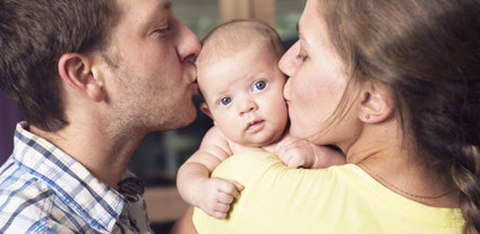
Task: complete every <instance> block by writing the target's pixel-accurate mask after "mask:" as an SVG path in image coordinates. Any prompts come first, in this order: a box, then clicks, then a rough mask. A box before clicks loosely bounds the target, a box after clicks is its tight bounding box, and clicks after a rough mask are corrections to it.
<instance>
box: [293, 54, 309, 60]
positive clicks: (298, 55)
mask: <svg viewBox="0 0 480 234" xmlns="http://www.w3.org/2000/svg"><path fill="white" fill-rule="evenodd" d="M296 58H297V59H300V60H301V61H302V62H305V61H306V60H307V58H308V56H307V55H303V54H301V53H299V54H297V57H296Z"/></svg>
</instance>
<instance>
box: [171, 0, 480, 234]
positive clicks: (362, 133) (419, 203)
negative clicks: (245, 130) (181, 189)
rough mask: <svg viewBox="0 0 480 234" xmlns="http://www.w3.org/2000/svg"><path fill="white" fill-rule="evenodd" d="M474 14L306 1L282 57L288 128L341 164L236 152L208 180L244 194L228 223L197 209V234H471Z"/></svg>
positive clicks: (478, 77)
mask: <svg viewBox="0 0 480 234" xmlns="http://www.w3.org/2000/svg"><path fill="white" fill-rule="evenodd" d="M479 15H480V2H479V1H477V0H470V1H469V0H448V1H447V0H441V1H438V0H418V1H417V0H392V1H375V0H355V1H351V0H307V4H306V7H305V10H304V12H303V14H302V17H301V19H300V21H299V24H298V31H299V38H300V39H299V41H298V42H297V43H296V44H295V45H294V46H292V48H290V50H289V51H288V52H287V53H286V54H285V55H284V57H283V58H282V60H281V61H280V63H279V66H280V68H281V70H282V71H283V72H284V73H286V74H287V75H289V76H290V79H289V80H288V83H287V85H286V87H285V93H284V94H285V98H286V100H287V102H288V105H289V115H290V119H291V133H292V134H293V135H296V136H298V137H304V138H308V139H309V140H310V141H312V142H314V143H315V144H318V145H334V146H337V147H338V148H339V149H341V150H342V151H343V152H344V153H345V154H346V158H347V162H348V163H349V164H347V165H344V166H335V167H331V168H329V169H325V170H292V169H286V168H283V167H282V166H281V165H278V164H276V163H275V162H273V161H272V160H271V159H269V158H268V157H267V156H263V155H256V156H255V157H257V159H253V158H252V157H249V155H239V156H238V157H236V158H235V159H233V161H230V162H227V163H226V165H225V166H224V167H223V168H220V169H219V170H220V172H219V173H217V174H216V175H214V176H223V177H226V178H229V179H234V180H237V181H238V182H240V183H242V184H244V185H245V190H244V191H243V192H242V195H241V197H240V199H239V200H238V202H237V204H236V205H235V206H234V207H233V210H232V211H231V212H230V218H229V219H227V220H214V219H208V218H205V215H203V214H201V212H197V211H195V214H194V223H195V225H196V228H197V230H198V231H199V233H203V232H206V233H291V232H294V231H295V232H296V233H316V232H322V233H462V232H463V233H479V232H480V208H479V206H480V178H479V177H480V155H479V151H478V147H479V144H480V139H479V138H480V134H479V129H480V126H479V125H480V113H479V109H478V107H479V104H480V30H479V29H480V17H478V16H479ZM255 160H256V161H255ZM257 165H259V166H257ZM236 168H240V169H238V170H237V169H236ZM247 168H248V169H250V170H247ZM242 171H243V174H242ZM245 171H248V172H247V173H248V175H245V174H246V173H245ZM285 188H288V189H285ZM292 191H293V192H292ZM305 194H309V195H312V194H313V196H306V195H305ZM256 219H258V221H257V220H256ZM185 220H187V221H188V219H185ZM245 226H246V227H245ZM177 227H180V228H184V227H186V226H181V225H179V226H177ZM174 230H180V229H174ZM183 233H188V232H186V231H184V232H183Z"/></svg>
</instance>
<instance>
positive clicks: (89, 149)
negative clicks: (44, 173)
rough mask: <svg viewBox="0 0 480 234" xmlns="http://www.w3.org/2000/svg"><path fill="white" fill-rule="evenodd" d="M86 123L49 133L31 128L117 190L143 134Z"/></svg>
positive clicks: (71, 125)
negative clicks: (109, 129)
mask: <svg viewBox="0 0 480 234" xmlns="http://www.w3.org/2000/svg"><path fill="white" fill-rule="evenodd" d="M78 126H81V127H78ZM83 126H86V127H83ZM83 126H82V125H79V124H70V125H68V126H67V127H65V128H64V129H62V130H59V131H57V132H46V131H43V130H41V129H39V128H36V127H35V126H30V131H31V132H32V133H34V134H36V135H38V136H40V137H42V138H44V139H46V140H48V141H49V142H50V143H52V144H54V145H55V146H56V147H58V148H59V149H61V150H62V151H64V152H65V153H66V154H68V155H69V156H70V157H72V158H74V159H75V160H76V161H78V162H79V163H81V164H82V165H83V166H84V167H85V168H87V170H89V171H90V173H92V174H93V175H94V176H95V177H96V178H98V179H99V180H100V181H102V182H104V183H106V184H108V185H109V186H110V187H112V188H114V189H115V190H117V183H118V181H120V179H121V177H122V175H123V173H124V172H125V170H126V168H127V165H128V163H129V161H130V159H131V156H132V154H133V152H134V151H135V149H136V148H137V147H138V145H139V144H140V143H141V141H142V139H143V137H141V136H132V135H129V136H128V137H127V136H124V137H122V136H121V135H122V134H120V133H118V132H113V131H105V130H104V129H105V128H104V127H105V126H96V125H92V124H91V123H89V124H85V125H83ZM102 129H103V131H102Z"/></svg>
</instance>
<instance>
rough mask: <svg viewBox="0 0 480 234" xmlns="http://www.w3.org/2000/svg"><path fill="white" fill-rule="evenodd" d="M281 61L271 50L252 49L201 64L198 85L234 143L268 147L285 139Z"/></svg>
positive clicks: (198, 66) (214, 116) (224, 131)
mask: <svg viewBox="0 0 480 234" xmlns="http://www.w3.org/2000/svg"><path fill="white" fill-rule="evenodd" d="M210 61H212V60H210ZM277 62H278V59H277V57H276V56H275V55H274V54H273V53H272V52H270V51H268V50H267V49H265V48H263V49H260V50H259V49H253V48H252V49H249V50H246V51H242V52H239V53H237V54H236V55H234V56H232V57H229V58H221V59H218V60H217V61H215V60H213V62H208V63H206V64H202V63H200V64H198V65H197V76H198V78H197V79H198V85H199V87H200V90H201V92H202V94H203V96H204V98H205V101H206V104H207V105H208V107H209V109H210V112H211V114H212V117H213V119H214V122H215V125H216V126H218V127H219V128H220V129H221V130H222V132H223V133H224V134H225V135H226V136H227V137H228V138H229V139H230V140H232V141H234V142H236V143H238V144H242V145H247V146H266V145H269V144H272V143H275V142H277V141H279V140H280V138H281V137H282V136H283V132H284V130H285V127H286V124H287V120H288V113H287V106H286V104H285V100H284V98H283V86H284V84H285V76H284V75H283V73H282V72H281V71H280V70H279V69H278V66H277Z"/></svg>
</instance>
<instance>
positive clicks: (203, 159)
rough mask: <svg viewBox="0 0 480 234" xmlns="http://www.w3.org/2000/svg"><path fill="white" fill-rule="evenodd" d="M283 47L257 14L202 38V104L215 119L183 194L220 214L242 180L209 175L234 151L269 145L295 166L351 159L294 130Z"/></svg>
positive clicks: (184, 173) (181, 182) (184, 176)
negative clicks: (286, 92) (290, 122)
mask: <svg viewBox="0 0 480 234" xmlns="http://www.w3.org/2000/svg"><path fill="white" fill-rule="evenodd" d="M283 52H284V49H283V47H282V42H281V40H280V37H279V36H278V34H277V33H276V32H275V30H274V29H273V28H271V27H270V26H268V25H266V24H263V23H260V22H257V21H252V20H240V21H232V22H229V23H225V24H222V25H220V26H219V27H217V28H215V29H214V30H213V31H212V32H210V34H209V35H208V36H207V37H206V38H205V39H204V40H203V47H202V50H201V52H200V54H199V55H198V57H197V59H196V64H197V80H198V85H199V89H200V91H201V93H202V95H203V98H204V100H205V102H204V103H202V104H201V106H200V109H201V110H202V111H203V112H204V113H206V114H207V115H208V116H210V117H211V118H212V119H213V120H214V126H213V127H212V128H211V129H210V130H209V131H208V132H207V134H206V135H205V136H204V138H203V141H202V143H201V145H200V148H199V150H198V151H197V152H195V153H194V154H193V155H192V156H191V157H190V158H189V159H188V160H187V161H186V162H185V163H184V164H183V165H182V166H181V168H180V170H179V172H178V175H177V186H178V190H179V192H180V195H181V196H182V198H183V199H184V200H185V201H186V202H187V203H189V204H191V205H194V206H197V207H199V208H201V209H202V210H203V211H205V212H206V213H207V214H209V215H211V216H213V217H215V218H219V219H222V218H225V217H226V215H227V213H228V211H229V210H230V204H231V203H232V202H233V201H234V200H235V199H236V198H238V196H239V192H240V191H241V190H242V189H243V186H242V185H240V184H238V183H236V182H235V181H229V180H224V179H221V178H209V176H210V173H211V172H212V171H213V170H214V169H215V168H216V167H217V165H218V164H220V163H221V162H222V161H224V160H225V159H227V158H228V157H230V156H231V155H233V154H236V153H240V152H245V151H267V152H269V153H272V154H274V155H277V157H278V158H279V159H280V160H281V161H282V162H283V163H284V164H285V165H287V166H289V167H295V168H296V167H304V168H325V167H328V166H331V165H337V164H344V163H345V158H344V157H343V155H341V154H340V153H338V152H336V151H334V150H332V149H330V148H328V147H322V146H316V145H313V144H311V143H309V142H307V141H306V140H301V139H296V138H294V137H292V136H291V135H289V133H288V112H287V106H286V103H285V100H284V98H283V87H284V84H285V81H286V78H285V75H284V74H283V73H282V72H281V71H280V70H279V69H278V66H277V63H278V60H279V59H280V58H281V56H282V54H283Z"/></svg>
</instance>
